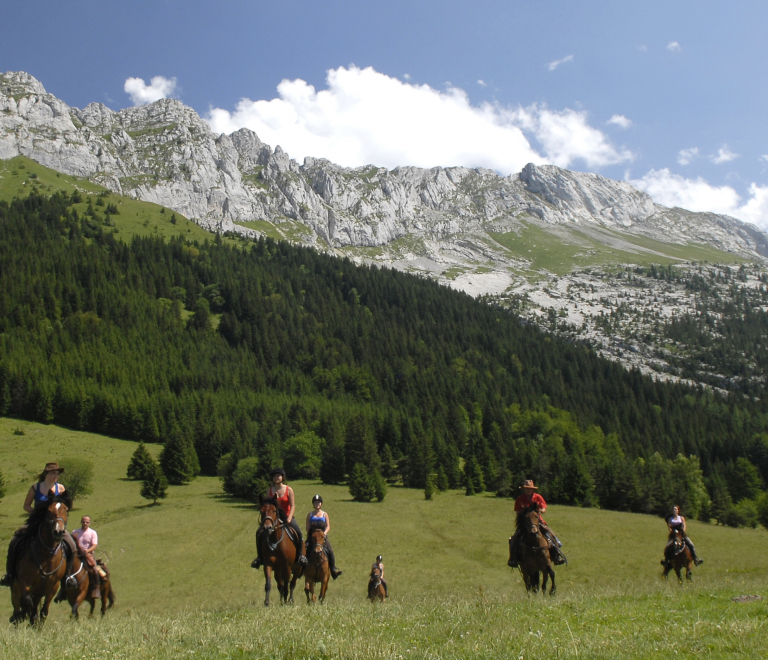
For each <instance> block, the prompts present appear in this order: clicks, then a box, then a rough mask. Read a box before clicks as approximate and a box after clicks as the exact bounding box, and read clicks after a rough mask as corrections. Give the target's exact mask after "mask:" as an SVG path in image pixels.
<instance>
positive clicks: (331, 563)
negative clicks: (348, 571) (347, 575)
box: [325, 542, 344, 580]
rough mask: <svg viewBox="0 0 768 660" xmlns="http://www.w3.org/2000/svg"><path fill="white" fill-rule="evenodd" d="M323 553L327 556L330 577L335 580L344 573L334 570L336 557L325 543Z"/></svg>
mask: <svg viewBox="0 0 768 660" xmlns="http://www.w3.org/2000/svg"><path fill="white" fill-rule="evenodd" d="M325 553H326V554H327V555H328V566H329V568H330V569H331V577H332V578H333V579H334V580H335V579H336V578H337V577H339V576H340V575H341V574H342V573H343V572H344V571H342V570H340V569H338V568H336V555H335V554H334V553H333V549H332V548H331V546H330V545H329V544H328V543H327V542H326V544H325Z"/></svg>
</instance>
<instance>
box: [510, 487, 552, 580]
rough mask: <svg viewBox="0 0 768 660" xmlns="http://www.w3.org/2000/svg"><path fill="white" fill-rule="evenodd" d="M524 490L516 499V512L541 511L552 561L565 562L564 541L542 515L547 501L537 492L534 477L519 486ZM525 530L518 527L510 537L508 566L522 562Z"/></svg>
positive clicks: (540, 526) (540, 527)
mask: <svg viewBox="0 0 768 660" xmlns="http://www.w3.org/2000/svg"><path fill="white" fill-rule="evenodd" d="M519 489H520V490H522V491H523V492H522V493H521V494H520V495H518V496H517V499H516V500H515V513H520V512H521V511H523V510H524V509H527V508H529V507H534V508H536V509H537V510H538V512H539V529H541V532H542V534H544V538H546V539H547V541H548V542H549V545H550V554H551V555H552V561H553V562H554V563H555V564H564V563H565V557H564V556H563V554H562V553H561V552H560V547H561V546H562V543H560V541H559V540H558V538H557V537H556V536H555V534H554V532H552V530H551V529H550V528H549V526H548V525H547V523H546V522H545V521H544V519H543V518H542V517H541V514H542V513H544V512H545V511H546V510H547V503H546V502H545V501H544V498H543V497H542V496H541V495H540V494H539V493H537V492H535V491H537V490H538V488H537V487H536V486H534V484H533V480H532V479H526V480H525V481H524V482H523V485H522V486H520V487H519ZM522 535H523V530H522V529H518V530H516V531H515V534H514V536H512V538H510V539H509V561H508V562H507V566H511V567H512V568H516V567H517V565H518V564H519V563H520V542H521V540H522Z"/></svg>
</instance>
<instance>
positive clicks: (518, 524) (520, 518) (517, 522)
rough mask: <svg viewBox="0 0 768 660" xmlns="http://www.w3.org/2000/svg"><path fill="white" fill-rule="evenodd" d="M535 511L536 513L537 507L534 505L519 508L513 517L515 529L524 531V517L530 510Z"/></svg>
mask: <svg viewBox="0 0 768 660" xmlns="http://www.w3.org/2000/svg"><path fill="white" fill-rule="evenodd" d="M531 511H536V512H537V513H538V511H539V508H538V507H537V506H536V505H531V506H527V507H525V508H524V509H520V511H518V512H517V518H516V519H515V529H516V530H517V531H521V530H523V531H524V528H523V524H524V522H523V521H524V520H525V517H526V516H527V515H528V514H529V513H530V512H531Z"/></svg>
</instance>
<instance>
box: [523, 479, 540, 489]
mask: <svg viewBox="0 0 768 660" xmlns="http://www.w3.org/2000/svg"><path fill="white" fill-rule="evenodd" d="M520 488H532V489H533V490H539V489H538V488H536V486H534V485H533V480H532V479H526V480H525V481H524V482H523V485H522V486H520Z"/></svg>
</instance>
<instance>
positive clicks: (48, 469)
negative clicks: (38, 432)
mask: <svg viewBox="0 0 768 660" xmlns="http://www.w3.org/2000/svg"><path fill="white" fill-rule="evenodd" d="M62 472H64V468H63V467H59V464H58V463H46V464H45V469H44V470H43V471H42V472H41V473H40V475H39V476H38V478H37V483H35V484H33V485H32V486H30V487H29V491H27V497H26V499H25V500H24V511H26V512H27V513H28V514H29V518H28V519H27V522H26V524H25V525H23V526H22V527H20V528H19V529H17V530H16V532H15V533H14V535H13V537H12V538H11V542H10V543H9V544H8V556H7V558H6V562H5V575H3V576H2V577H1V578H0V586H3V587H10V586H11V585H12V584H13V581H14V580H15V579H16V567H17V564H18V562H19V559H20V557H18V556H17V554H18V553H17V550H18V549H19V543H20V541H21V540H22V539H24V538H25V537H26V536H27V535H28V534H29V533H30V532H32V533H34V532H35V531H36V530H37V528H38V526H39V524H40V522H41V520H42V518H43V513H42V512H43V511H44V510H45V509H47V508H48V505H49V503H50V502H51V500H52V499H53V498H58V497H63V498H66V499H69V496H68V495H65V492H66V490H67V489H66V488H65V487H64V485H63V484H60V483H59V475H60V474H61V473H62ZM70 504H71V502H70ZM62 541H63V542H64V547H65V555H66V557H67V572H66V574H65V579H64V580H62V589H63V588H64V585H65V584H67V582H70V584H69V585H68V586H73V585H72V584H71V582H72V581H73V580H74V578H73V577H72V562H73V561H74V558H75V553H76V552H77V544H76V543H75V541H74V539H73V538H72V536H70V534H69V532H67V531H65V532H64V537H63V538H62Z"/></svg>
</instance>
